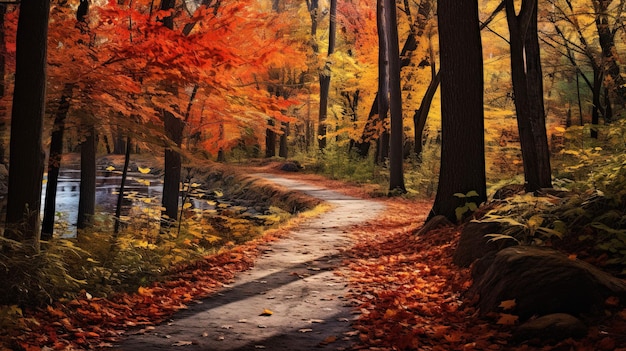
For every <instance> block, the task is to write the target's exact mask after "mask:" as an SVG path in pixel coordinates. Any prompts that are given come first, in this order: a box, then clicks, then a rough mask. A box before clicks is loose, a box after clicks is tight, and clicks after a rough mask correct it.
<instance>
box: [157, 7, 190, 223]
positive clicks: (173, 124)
mask: <svg viewBox="0 0 626 351" xmlns="http://www.w3.org/2000/svg"><path fill="white" fill-rule="evenodd" d="M175 5H176V0H161V7H160V9H161V10H164V11H167V10H171V9H173V8H174V6H175ZM162 21H163V25H164V26H165V27H167V28H169V29H170V30H173V29H174V17H173V15H170V16H167V17H165V18H163V19H162ZM164 84H168V86H167V87H166V90H167V91H168V92H169V93H171V94H172V95H174V96H175V95H177V94H178V87H177V86H175V85H173V84H170V83H167V82H164ZM173 108H175V107H173ZM161 114H162V118H163V124H164V127H165V134H166V135H167V137H168V139H169V140H170V141H171V142H172V143H173V144H174V145H173V146H174V147H176V148H180V146H181V145H182V144H183V129H184V128H185V124H184V122H183V120H181V119H180V118H178V117H176V116H175V115H174V114H173V113H172V112H171V111H167V110H162V111H161ZM181 166H182V158H181V155H180V153H179V152H178V150H175V149H174V148H166V149H165V166H164V168H165V175H164V177H163V195H162V200H161V201H162V204H163V208H164V209H163V211H162V212H161V216H162V221H161V226H162V229H163V225H165V226H166V227H168V226H169V224H170V223H171V222H172V221H176V218H177V217H178V197H179V189H180V179H181V171H182V169H181Z"/></svg>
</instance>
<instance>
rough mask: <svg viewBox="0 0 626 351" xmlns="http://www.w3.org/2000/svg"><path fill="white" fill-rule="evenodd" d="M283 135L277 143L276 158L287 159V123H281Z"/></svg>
mask: <svg viewBox="0 0 626 351" xmlns="http://www.w3.org/2000/svg"><path fill="white" fill-rule="evenodd" d="M282 125H283V128H282V129H283V134H281V135H280V142H279V143H278V145H279V146H278V156H279V157H282V158H287V157H289V148H288V146H287V137H288V136H289V123H285V122H284V123H283V124H282Z"/></svg>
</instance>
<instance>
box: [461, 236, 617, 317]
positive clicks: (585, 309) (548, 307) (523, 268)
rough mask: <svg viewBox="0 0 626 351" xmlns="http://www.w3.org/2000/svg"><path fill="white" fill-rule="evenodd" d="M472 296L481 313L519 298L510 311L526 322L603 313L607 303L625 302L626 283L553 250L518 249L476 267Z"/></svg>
mask: <svg viewBox="0 0 626 351" xmlns="http://www.w3.org/2000/svg"><path fill="white" fill-rule="evenodd" d="M472 276H473V280H474V285H473V286H472V292H474V293H477V294H478V295H479V299H478V307H479V308H480V311H481V313H483V314H486V313H489V312H495V311H498V306H499V305H500V303H501V302H502V301H506V300H512V299H515V301H516V306H515V310H514V311H512V312H511V313H513V314H516V315H518V316H519V317H520V320H521V321H523V320H526V319H528V318H530V317H531V316H534V315H537V316H543V315H547V314H551V313H559V312H562V313H569V314H573V315H578V314H579V313H592V314H599V313H602V312H603V311H604V309H603V307H604V304H605V300H606V298H607V297H609V296H615V297H618V298H619V299H620V301H625V300H624V299H625V298H626V283H625V282H624V281H623V280H621V279H618V278H615V277H613V276H612V275H610V274H608V273H606V272H603V271H601V270H599V269H598V268H596V267H594V266H592V265H590V264H588V263H585V262H583V261H580V260H577V259H570V258H568V257H567V256H566V255H564V254H562V253H559V252H557V251H555V250H552V249H549V248H541V247H533V246H514V247H509V248H506V249H503V250H500V251H498V252H497V253H493V254H490V255H488V256H485V257H483V258H482V259H480V260H479V261H477V262H476V264H475V265H474V267H473V270H472Z"/></svg>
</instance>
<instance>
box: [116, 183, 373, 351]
mask: <svg viewBox="0 0 626 351" xmlns="http://www.w3.org/2000/svg"><path fill="white" fill-rule="evenodd" d="M255 176H258V177H259V178H264V179H267V180H269V181H272V182H274V183H276V184H278V185H280V186H284V187H286V188H289V189H291V190H297V191H301V192H304V193H306V194H308V195H310V196H314V197H317V198H319V199H321V200H323V201H324V202H326V203H328V204H330V205H331V206H332V208H331V209H330V210H329V211H327V212H325V213H322V214H320V215H318V216H316V217H313V218H310V219H307V220H306V221H304V222H303V223H302V224H301V225H299V226H298V227H296V228H294V229H292V230H291V232H290V233H289V234H288V235H286V236H285V237H284V238H282V239H280V240H277V241H275V242H271V243H268V244H265V246H264V247H262V248H261V252H263V254H262V255H261V256H260V257H259V258H257V260H256V261H255V266H254V267H253V268H252V269H250V270H248V271H245V272H242V273H240V274H238V276H237V277H236V278H235V282H234V283H233V284H231V285H228V286H226V287H225V288H224V289H223V290H221V291H219V292H218V293H217V294H216V295H213V296H211V297H208V298H206V299H204V300H202V301H201V302H200V303H198V304H196V305H193V306H190V307H189V309H187V310H184V311H182V312H180V313H178V314H176V315H175V316H174V317H173V319H172V321H171V322H169V323H164V324H162V325H159V326H157V327H156V328H155V329H154V330H151V331H149V332H147V333H143V334H137V335H131V336H129V337H128V338H126V339H124V340H123V342H122V343H121V344H120V345H119V347H118V348H117V349H118V350H125V351H132V350H171V349H176V350H183V351H187V350H259V349H266V350H294V351H297V350H302V351H304V350H314V349H320V350H343V349H346V348H347V347H348V346H350V344H352V343H353V342H354V340H352V339H351V338H350V337H349V336H347V335H349V334H350V333H348V334H345V333H346V332H349V331H351V328H350V321H351V320H352V319H354V318H355V315H354V314H353V313H352V312H353V309H352V308H351V306H350V301H348V299H347V298H346V296H347V293H348V282H347V279H346V278H345V277H344V276H343V275H338V274H336V271H337V270H338V269H339V268H340V265H341V262H342V259H343V258H342V256H341V250H343V249H348V248H350V247H351V241H350V239H349V236H348V233H349V232H350V230H351V227H353V226H354V225H357V224H363V223H365V222H367V221H371V220H373V219H375V218H376V216H377V215H378V214H379V213H381V212H382V211H383V209H384V208H385V205H383V204H381V203H380V202H375V201H370V200H364V199H359V198H355V197H351V196H346V195H343V194H340V193H338V192H335V191H332V190H329V189H324V188H320V187H317V186H314V185H311V184H308V183H305V182H301V181H297V180H293V179H288V178H284V177H280V176H277V175H273V174H268V173H259V174H255ZM264 309H268V310H270V311H272V312H273V313H272V314H271V315H270V316H261V315H260V314H262V313H263V311H264Z"/></svg>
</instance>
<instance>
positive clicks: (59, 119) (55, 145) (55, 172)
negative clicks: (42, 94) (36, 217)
mask: <svg viewBox="0 0 626 351" xmlns="http://www.w3.org/2000/svg"><path fill="white" fill-rule="evenodd" d="M73 91H74V84H73V83H66V84H65V86H64V88H63V94H62V95H61V100H60V101H59V107H58V108H57V111H56V114H55V116H54V126H53V127H52V136H51V138H50V152H49V153H48V182H47V183H46V197H45V204H44V211H43V221H42V223H41V239H42V240H50V239H52V234H53V232H54V217H55V215H56V197H57V184H58V181H59V171H60V169H61V156H62V154H63V134H64V132H65V119H66V118H67V113H68V111H69V109H70V101H71V99H72V95H73Z"/></svg>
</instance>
